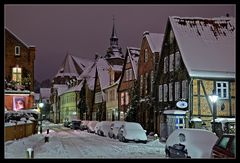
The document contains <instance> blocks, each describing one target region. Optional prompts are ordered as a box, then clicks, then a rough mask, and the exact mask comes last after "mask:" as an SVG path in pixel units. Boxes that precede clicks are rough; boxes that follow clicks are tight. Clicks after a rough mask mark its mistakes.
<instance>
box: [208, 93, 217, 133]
mask: <svg viewBox="0 0 240 163" xmlns="http://www.w3.org/2000/svg"><path fill="white" fill-rule="evenodd" d="M209 98H210V100H211V102H212V103H213V111H212V112H213V113H212V115H213V126H212V132H214V133H215V119H216V102H217V100H218V96H217V95H216V94H215V93H213V94H212V95H210V96H209Z"/></svg>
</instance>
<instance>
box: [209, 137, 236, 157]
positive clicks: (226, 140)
mask: <svg viewBox="0 0 240 163" xmlns="http://www.w3.org/2000/svg"><path fill="white" fill-rule="evenodd" d="M212 157H213V158H236V136H235V135H234V134H223V135H222V136H221V137H220V138H219V139H218V141H217V142H216V144H215V145H214V146H213V148H212Z"/></svg>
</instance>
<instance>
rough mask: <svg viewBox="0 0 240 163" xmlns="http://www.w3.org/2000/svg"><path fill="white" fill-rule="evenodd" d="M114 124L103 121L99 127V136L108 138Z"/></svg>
mask: <svg viewBox="0 0 240 163" xmlns="http://www.w3.org/2000/svg"><path fill="white" fill-rule="evenodd" d="M112 123H113V122H112V121H101V122H100V123H99V124H98V126H97V127H98V128H97V130H96V131H97V134H98V135H100V136H107V135H108V132H109V131H110V126H111V124H112ZM95 133H96V132H95Z"/></svg>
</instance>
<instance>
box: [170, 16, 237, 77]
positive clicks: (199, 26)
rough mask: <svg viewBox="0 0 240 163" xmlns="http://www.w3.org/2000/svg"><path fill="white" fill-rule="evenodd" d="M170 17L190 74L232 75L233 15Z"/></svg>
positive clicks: (234, 50) (234, 51)
mask: <svg viewBox="0 0 240 163" xmlns="http://www.w3.org/2000/svg"><path fill="white" fill-rule="evenodd" d="M169 21H170V24H171V26H172V29H173V33H174V35H175V37H176V40H177V43H178V46H179V49H180V53H181V55H182V58H183V61H184V63H185V65H186V68H187V70H188V73H189V75H190V76H191V77H205V76H209V77H216V78H235V55H236V43H235V42H236V34H235V33H236V24H235V18H233V17H218V18H200V17H177V16H170V17H169Z"/></svg>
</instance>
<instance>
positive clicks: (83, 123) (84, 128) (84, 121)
mask: <svg viewBox="0 0 240 163" xmlns="http://www.w3.org/2000/svg"><path fill="white" fill-rule="evenodd" d="M88 122H89V121H86V120H83V121H81V124H80V130H82V131H83V130H87V129H88V127H87V124H88Z"/></svg>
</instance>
